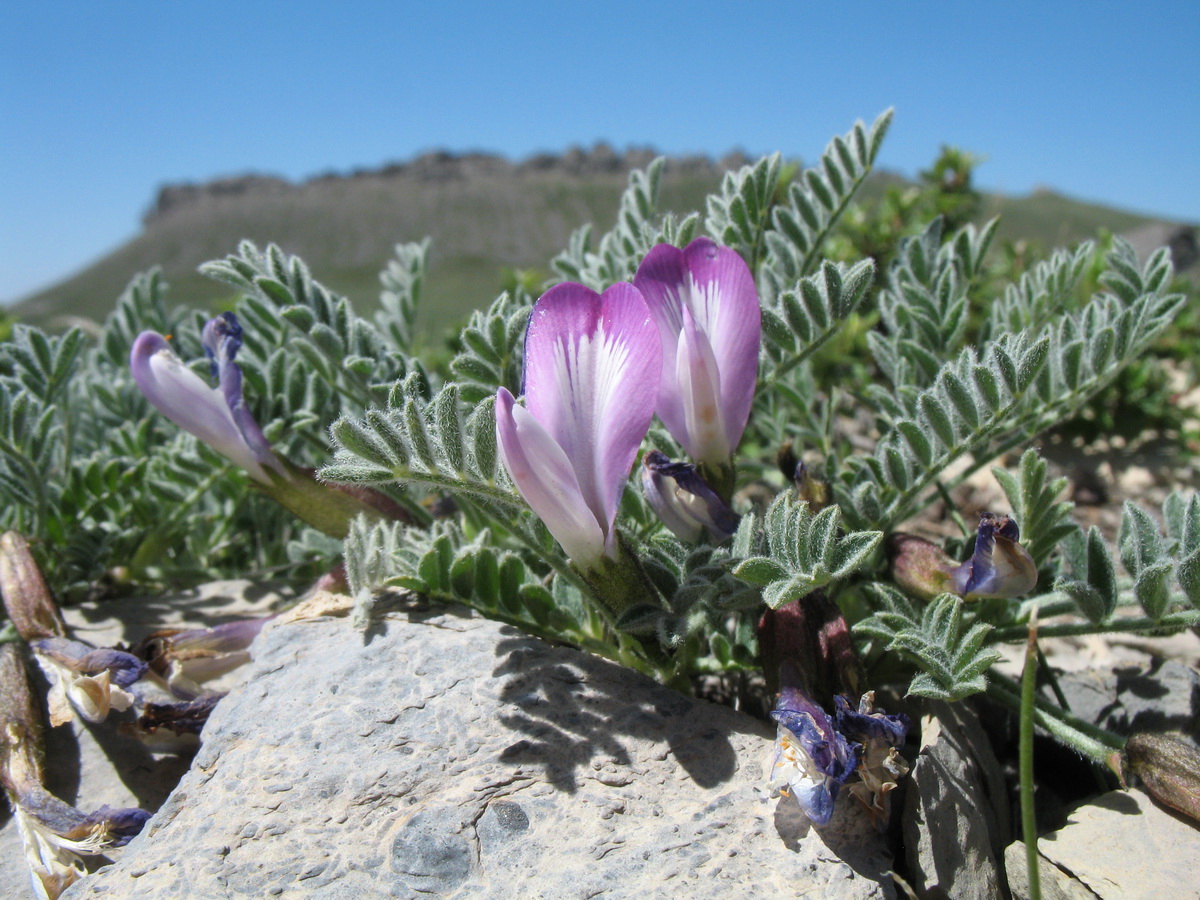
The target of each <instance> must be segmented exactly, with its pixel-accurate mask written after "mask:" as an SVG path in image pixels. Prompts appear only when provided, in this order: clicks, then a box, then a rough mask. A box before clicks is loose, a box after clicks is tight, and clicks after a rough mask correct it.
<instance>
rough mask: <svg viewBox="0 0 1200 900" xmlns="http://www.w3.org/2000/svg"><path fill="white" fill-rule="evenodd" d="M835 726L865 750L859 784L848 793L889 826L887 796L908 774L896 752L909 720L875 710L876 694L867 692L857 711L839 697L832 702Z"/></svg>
mask: <svg viewBox="0 0 1200 900" xmlns="http://www.w3.org/2000/svg"><path fill="white" fill-rule="evenodd" d="M833 703H834V707H835V713H834V717H835V722H836V727H837V730H838V731H839V732H841V733H842V734H843V735H845V736H846V737H847V738H848V739H850V740H852V741H856V742H857V743H858V744H859V745H860V746H861V747H862V749H861V750H860V752H859V759H858V776H859V778H858V780H857V781H854V782H852V783H851V784H850V785H849V787H848V788H847V790H849V791H850V793H852V794H854V796H856V797H857V798H858V799H859V800H861V801H862V803H863V805H864V806H866V808H867V809H868V810H869V811H870V812H871V814H872V815H873V816H874V817H875V818H876V819H877V820H878V821H879V822H880V823H881V824H882V823H886V822H887V817H888V811H889V803H888V795H889V794H890V793H891V792H892V791H893V790H895V789H896V785H897V783H898V782H899V780H900V779H901V778H903V777H904V776H905V775H906V774H908V761H907V760H905V759H904V757H903V756H901V755H900V751H899V750H898V749H897V748H898V747H899V746H900V745H901V744H903V743H904V739H905V737H906V736H907V735H908V728H909V721H908V716H906V715H904V714H903V713H897V714H896V715H890V716H889V715H888V714H887V713H885V712H884V711H883V710H881V709H876V708H875V692H874V691H868V692H867V693H865V694H863V695H862V698H861V699H860V700H859V702H858V709H854V708H853V707H851V706H850V702H849V701H848V700H847V699H846V698H845V697H843V696H841V695H840V694H839V695H838V696H836V697H834V698H833Z"/></svg>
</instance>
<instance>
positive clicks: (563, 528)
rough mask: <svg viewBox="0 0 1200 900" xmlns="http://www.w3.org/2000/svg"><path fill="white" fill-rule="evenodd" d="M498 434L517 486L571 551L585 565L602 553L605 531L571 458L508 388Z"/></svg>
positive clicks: (501, 399)
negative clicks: (583, 490) (589, 505)
mask: <svg viewBox="0 0 1200 900" xmlns="http://www.w3.org/2000/svg"><path fill="white" fill-rule="evenodd" d="M496 438H497V443H498V444H499V449H500V458H501V460H502V461H503V463H504V468H505V469H506V470H507V471H508V474H509V476H510V477H511V478H512V480H513V483H514V484H516V486H517V490H518V491H520V492H521V496H522V497H524V498H525V502H526V503H528V504H529V507H530V509H532V510H533V511H534V513H535V514H536V515H537V516H538V518H540V519H541V520H542V521H543V522H545V523H546V527H547V528H549V529H550V533H551V534H552V535H554V538H555V540H557V541H558V542H559V543H560V544H562V547H563V549H564V550H565V551H566V552H567V555H568V556H569V557H571V559H573V560H574V561H575V562H576V563H577V564H579V565H580V566H583V567H585V568H586V567H587V566H588V565H589V564H590V563H593V562H595V561H596V560H597V559H599V558H600V556H601V555H602V554H603V553H604V551H605V548H606V543H605V533H604V530H603V529H602V528H601V526H600V523H599V522H598V521H597V520H596V517H595V515H594V514H593V513H592V511H591V509H590V508H589V507H588V504H587V503H586V501H585V500H584V496H583V492H582V491H581V490H580V487H579V479H578V478H576V476H575V470H574V469H573V468H572V466H571V460H570V459H568V457H567V454H566V453H564V452H563V449H562V447H560V446H559V445H558V444H557V443H556V442H555V440H554V438H553V437H552V436H551V434H550V433H549V432H548V431H547V430H546V429H545V428H543V427H542V425H541V424H540V423H539V422H538V421H537V420H536V419H535V418H534V417H533V415H532V414H531V413H530V412H529V411H528V410H527V409H525V408H524V407H521V406H518V405H516V402H515V401H514V399H513V395H512V394H510V393H509V392H508V389H507V388H500V390H499V391H498V392H497V393H496Z"/></svg>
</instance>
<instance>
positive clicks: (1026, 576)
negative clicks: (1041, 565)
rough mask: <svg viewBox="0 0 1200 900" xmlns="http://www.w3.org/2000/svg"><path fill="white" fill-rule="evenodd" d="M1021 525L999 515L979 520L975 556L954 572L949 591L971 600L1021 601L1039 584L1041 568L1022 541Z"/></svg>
mask: <svg viewBox="0 0 1200 900" xmlns="http://www.w3.org/2000/svg"><path fill="white" fill-rule="evenodd" d="M1020 537H1021V533H1020V531H1019V530H1018V529H1017V523H1016V522H1014V521H1013V520H1012V519H1011V518H1009V517H1008V516H1005V515H1000V514H998V513H990V512H985V513H982V514H981V515H980V517H979V533H978V535H977V536H976V538H975V552H974V553H973V554H972V555H971V558H970V559H968V560H967V561H966V562H965V563H963V564H962V565H961V566H958V567H957V568H955V569H953V570H952V571H951V572H950V573H949V575H950V583H949V589H950V590H952V591H954V593H956V594H959V595H961V596H963V597H965V598H967V599H989V598H1007V597H1020V596H1021V595H1022V594H1027V593H1029V592H1030V591H1031V590H1033V588H1034V586H1035V585H1036V584H1037V566H1035V565H1034V563H1033V557H1032V556H1030V555H1029V551H1028V550H1026V549H1025V548H1024V547H1022V546H1021V545H1020V544H1019V543H1018V541H1019V540H1020Z"/></svg>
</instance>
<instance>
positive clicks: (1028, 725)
mask: <svg viewBox="0 0 1200 900" xmlns="http://www.w3.org/2000/svg"><path fill="white" fill-rule="evenodd" d="M1038 655H1039V653H1038V643H1037V610H1034V612H1033V615H1032V616H1030V618H1029V642H1028V644H1027V645H1026V647H1025V666H1024V670H1023V671H1022V672H1021V720H1020V721H1021V725H1020V742H1019V749H1018V765H1019V768H1020V777H1021V834H1022V837H1023V838H1024V840H1025V868H1026V871H1027V872H1028V873H1029V900H1042V879H1041V873H1040V872H1039V871H1038V846H1037V839H1038V831H1037V813H1036V810H1034V808H1033V713H1034V700H1035V698H1036V696H1037V667H1038Z"/></svg>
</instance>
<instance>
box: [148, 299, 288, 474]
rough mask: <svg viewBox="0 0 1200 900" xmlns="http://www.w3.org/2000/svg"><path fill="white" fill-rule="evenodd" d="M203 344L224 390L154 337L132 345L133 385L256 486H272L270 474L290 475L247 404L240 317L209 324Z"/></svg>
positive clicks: (230, 315)
mask: <svg viewBox="0 0 1200 900" xmlns="http://www.w3.org/2000/svg"><path fill="white" fill-rule="evenodd" d="M202 341H203V344H204V351H205V353H206V354H208V357H209V359H210V361H211V364H212V371H213V376H214V377H216V378H219V387H216V388H213V387H209V386H208V385H207V384H205V383H204V380H203V379H202V378H200V376H198V375H196V374H195V373H194V372H192V371H191V369H189V368H187V366H185V365H184V364H183V361H182V360H181V359H180V358H179V357H178V356H176V355H175V353H174V351H173V350H171V347H170V345H169V344H168V343H167V341H166V338H164V337H163V336H162V335H161V334H158V333H156V332H153V331H143V332H142V333H141V334H139V335H138V336H137V339H136V340H135V341H134V342H133V348H132V350H131V351H130V354H129V366H130V370H131V371H132V373H133V380H134V381H135V382H136V383H137V386H138V389H139V390H141V392H142V393H143V394H145V396H146V399H147V400H149V401H150V402H151V403H152V404H154V407H155V408H156V409H157V410H158V411H159V412H161V413H162V414H163V415H164V416H166V417H167V418H168V419H170V420H171V421H172V422H174V423H175V424H176V425H178V426H179V427H180V428H183V429H184V430H185V431H188V432H191V433H192V434H194V435H195V436H196V437H198V438H200V440H202V441H204V443H206V444H208V445H209V446H210V447H212V448H213V449H214V450H216V451H217V452H218V453H220V454H221V455H222V456H225V457H227V458H228V459H230V460H231V461H233V462H235V463H237V464H238V465H239V466H241V467H242V468H243V469H245V470H246V471H247V472H248V473H249V474H250V477H251V478H253V479H254V480H255V481H257V482H259V483H261V484H264V485H269V484H270V483H271V481H272V479H271V477H270V476H269V475H268V474H267V472H268V470H272V471H274V472H275V474H276V475H278V476H279V477H284V476H285V475H286V472H285V470H284V467H283V463H282V462H281V461H280V459H279V458H278V457H277V456H276V455H275V453H274V452H273V451H272V450H271V446H270V444H268V443H267V439H266V438H265V437H263V433H262V429H261V428H259V427H258V423H257V422H256V421H255V420H254V417H253V416H252V415H251V414H250V410H249V409H247V408H246V404H245V401H244V400H243V398H242V372H241V369H240V368H239V367H238V365H237V364H236V363H235V362H234V357H235V356H236V355H237V351H238V349H239V348H240V347H241V343H242V329H241V326H240V325H239V324H238V321H237V317H236V316H234V314H233V313H223V314H222V315H220V316H217V317H216V318H215V319H211V320H209V322H208V323H207V324H206V325H205V326H204V331H203V337H202Z"/></svg>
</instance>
